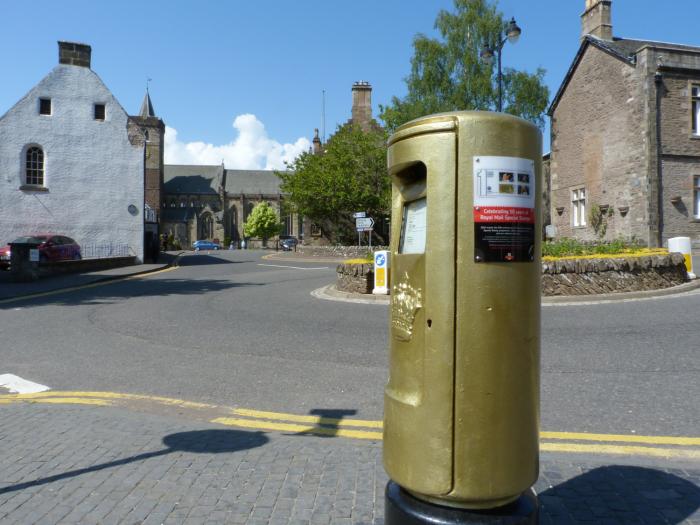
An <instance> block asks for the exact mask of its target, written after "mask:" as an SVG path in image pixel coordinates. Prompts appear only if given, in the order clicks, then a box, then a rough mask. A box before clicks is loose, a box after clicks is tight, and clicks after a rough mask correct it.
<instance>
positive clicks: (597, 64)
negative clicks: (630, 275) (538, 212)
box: [551, 45, 650, 244]
mask: <svg viewBox="0 0 700 525" xmlns="http://www.w3.org/2000/svg"><path fill="white" fill-rule="evenodd" d="M645 100H646V98H645V94H644V91H643V82H642V81H641V80H640V78H639V73H638V71H637V70H636V69H635V67H634V66H632V65H630V64H629V63H627V62H625V61H623V60H620V59H618V58H616V57H613V56H611V55H610V54H608V53H606V52H604V51H602V50H601V49H599V48H597V47H595V46H593V45H588V47H587V49H586V51H585V53H584V55H583V57H582V58H581V61H580V63H579V64H578V67H577V69H576V71H575V73H574V75H573V76H572V77H571V79H570V82H569V84H568V85H567V87H566V90H565V92H564V93H563V95H562V97H561V99H560V101H559V103H558V105H557V107H556V108H555V110H554V113H553V115H552V153H551V184H552V188H551V214H552V224H554V225H555V226H556V227H557V231H558V235H559V236H560V237H575V238H577V239H584V240H595V239H596V238H597V235H596V232H595V231H594V230H593V228H592V227H591V226H590V224H587V225H586V226H579V227H574V226H573V220H572V210H571V192H572V190H573V189H578V188H585V189H586V222H587V223H589V220H588V211H589V210H590V208H591V205H593V204H597V205H608V206H609V207H610V208H609V209H611V210H612V212H613V215H612V216H611V217H609V218H608V219H607V223H608V227H607V235H606V238H607V239H615V238H618V237H623V238H627V239H629V238H632V237H633V236H634V237H636V238H638V239H641V240H642V241H643V242H644V243H645V244H646V243H648V242H649V241H650V239H649V228H648V223H649V218H648V215H647V213H648V201H647V199H648V194H647V186H648V180H647V170H648V166H647V158H648V157H649V151H648V141H647V130H646V123H647V119H646V115H645Z"/></svg>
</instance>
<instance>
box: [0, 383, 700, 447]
mask: <svg viewBox="0 0 700 525" xmlns="http://www.w3.org/2000/svg"><path fill="white" fill-rule="evenodd" d="M120 400H122V401H146V402H152V403H158V404H161V405H166V406H178V407H182V408H191V409H216V410H218V411H221V410H229V411H230V412H232V413H233V414H235V415H237V416H241V417H218V418H215V419H213V420H211V422H213V423H219V424H222V425H227V426H237V427H241V428H251V429H257V430H263V431H279V432H289V433H295V434H309V435H318V436H337V437H345V438H353V439H366V440H374V441H380V440H381V439H382V433H381V432H377V431H372V430H355V429H352V428H351V429H348V428H347V427H361V428H366V429H381V428H382V422H381V421H373V420H361V419H343V418H330V417H324V416H316V415H299V414H287V413H282V412H268V411H261V410H251V409H246V408H227V407H221V406H217V405H212V404H207V403H196V402H192V401H185V400H182V399H174V398H169V397H161V396H148V395H139V394H121V393H117V392H81V391H48V392H37V393H33V394H6V395H0V404H2V405H7V404H11V403H17V402H31V403H53V404H61V403H65V404H85V405H96V406H110V405H113V404H114V402H117V401H120ZM304 423H306V424H304ZM540 437H541V439H543V440H557V441H559V442H555V443H552V442H549V441H543V442H542V443H541V444H540V449H541V450H542V451H547V452H573V453H587V454H621V455H629V456H650V457H660V458H684V459H700V450H697V449H692V448H691V449H689V448H661V447H656V446H653V445H671V446H677V447H683V446H685V447H695V446H700V438H698V437H674V436H640V435H623V434H593V433H590V434H589V433H582V432H547V431H543V432H541V434H540ZM577 441H593V442H596V443H590V444H588V443H577ZM612 443H634V444H635V445H617V444H612ZM639 445H651V446H639Z"/></svg>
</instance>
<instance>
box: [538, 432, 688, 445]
mask: <svg viewBox="0 0 700 525" xmlns="http://www.w3.org/2000/svg"><path fill="white" fill-rule="evenodd" d="M540 437H541V438H542V439H571V440H574V441H613V442H624V443H646V444H647V445H692V446H696V445H700V438H696V437H674V436H638V435H623V434H588V433H579V432H540Z"/></svg>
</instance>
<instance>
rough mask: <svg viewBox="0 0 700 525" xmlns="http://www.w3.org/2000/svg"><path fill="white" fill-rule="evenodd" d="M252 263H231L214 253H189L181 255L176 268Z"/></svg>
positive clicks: (229, 260)
mask: <svg viewBox="0 0 700 525" xmlns="http://www.w3.org/2000/svg"><path fill="white" fill-rule="evenodd" d="M251 262H254V261H252V260H251V261H232V260H231V259H222V258H221V257H217V256H216V252H212V253H211V254H207V253H202V252H191V253H187V254H185V255H183V256H182V257H181V258H180V260H179V262H178V266H206V265H211V264H243V263H251Z"/></svg>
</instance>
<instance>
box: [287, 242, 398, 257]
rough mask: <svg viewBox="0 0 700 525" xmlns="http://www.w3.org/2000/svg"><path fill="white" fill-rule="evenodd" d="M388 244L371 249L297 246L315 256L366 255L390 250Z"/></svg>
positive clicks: (364, 247) (303, 251) (298, 250)
mask: <svg viewBox="0 0 700 525" xmlns="http://www.w3.org/2000/svg"><path fill="white" fill-rule="evenodd" d="M388 249H389V248H388V247H387V246H372V249H371V250H370V249H369V247H368V246H359V247H358V246H314V245H308V244H300V245H299V246H297V252H299V253H302V254H304V255H311V256H313V257H366V256H367V254H368V253H369V252H370V251H371V252H377V251H381V250H388Z"/></svg>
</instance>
